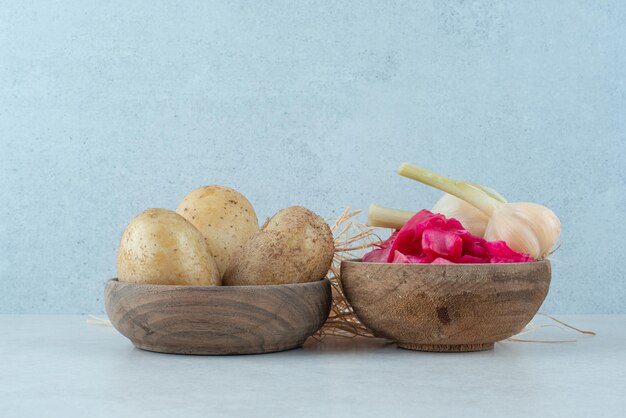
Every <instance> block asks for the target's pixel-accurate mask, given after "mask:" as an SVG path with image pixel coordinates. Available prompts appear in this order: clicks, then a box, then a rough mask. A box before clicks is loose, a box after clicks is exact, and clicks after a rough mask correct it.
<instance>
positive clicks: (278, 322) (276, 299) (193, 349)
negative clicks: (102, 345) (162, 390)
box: [104, 279, 331, 355]
mask: <svg viewBox="0 0 626 418" xmlns="http://www.w3.org/2000/svg"><path fill="white" fill-rule="evenodd" d="M104 300H105V307H106V311H107V314H108V315H109V319H110V320H111V323H112V324H113V326H114V327H115V328H116V329H117V330H118V331H119V332H120V333H122V335H124V336H125V337H127V338H128V339H130V340H131V342H132V343H133V344H134V345H135V346H136V347H138V348H140V349H143V350H148V351H157V352H162V353H176V354H197V355H222V354H258V353H271V352H275V351H283V350H289V349H292V348H296V347H299V346H300V345H302V344H303V343H304V341H305V340H306V339H307V338H308V337H310V336H311V335H313V334H314V333H315V332H316V331H317V330H318V329H319V328H320V327H321V326H322V325H323V324H324V322H325V321H326V318H327V317H328V314H329V311H330V305H331V289H330V283H329V282H328V280H326V279H323V280H319V281H316V282H310V283H295V284H281V285H260V286H172V285H156V284H134V283H124V282H119V281H118V280H117V279H111V280H109V281H108V282H107V284H106V287H105V291H104Z"/></svg>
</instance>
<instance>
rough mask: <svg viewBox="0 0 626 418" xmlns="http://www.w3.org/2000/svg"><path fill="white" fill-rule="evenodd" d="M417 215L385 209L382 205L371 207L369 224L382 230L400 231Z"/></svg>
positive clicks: (368, 216) (368, 215) (368, 213)
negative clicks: (393, 229) (392, 229)
mask: <svg viewBox="0 0 626 418" xmlns="http://www.w3.org/2000/svg"><path fill="white" fill-rule="evenodd" d="M413 215H415V212H411V211H410V210H400V209H392V208H385V207H383V206H380V205H370V207H369V210H368V211H367V224H368V225H370V226H378V227H381V228H395V229H400V228H402V227H403V226H404V224H405V223H406V222H407V221H408V220H409V219H411V217H412V216H413Z"/></svg>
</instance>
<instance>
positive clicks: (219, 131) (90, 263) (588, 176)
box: [0, 0, 626, 313]
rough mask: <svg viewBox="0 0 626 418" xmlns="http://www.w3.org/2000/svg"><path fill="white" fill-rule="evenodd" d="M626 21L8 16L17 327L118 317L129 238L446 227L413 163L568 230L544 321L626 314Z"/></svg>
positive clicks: (389, 8) (0, 45) (2, 204)
mask: <svg viewBox="0 0 626 418" xmlns="http://www.w3.org/2000/svg"><path fill="white" fill-rule="evenodd" d="M624 22H626V3H625V2H622V1H619V0H614V1H603V2H597V1H596V2H590V1H531V2H518V1H510V2H504V1H432V2H431V1H424V2H415V1H406V2H382V1H358V2H331V1H319V2H292V1H284V2H267V1H264V2H241V3H240V2H232V1H228V2H226V1H224V2H206V1H198V2H192V1H186V2H180V3H175V2H154V1H133V2H128V1H118V2H115V1H93V2H85V1H82V0H81V1H75V2H74V1H59V2H52V1H15V2H3V1H0V146H1V148H0V192H1V194H0V197H1V201H0V242H1V247H0V281H1V284H2V290H1V291H0V312H4V313H6V312H17V313H22V312H29V313H81V312H87V313H98V312H102V310H103V307H102V296H101V294H102V288H103V284H104V282H105V280H106V279H107V278H109V277H112V276H114V275H115V251H116V247H117V242H118V239H119V236H120V234H121V232H122V230H123V228H124V226H125V225H126V223H127V222H128V221H129V220H130V219H131V218H132V217H133V216H134V215H135V214H137V213H138V212H140V211H142V210H143V209H145V208H148V207H167V208H175V207H176V205H177V204H178V202H179V201H180V199H181V198H182V197H183V196H184V195H185V194H186V193H187V192H189V191H190V190H192V189H193V188H196V187H198V186H200V185H204V184H225V185H230V186H232V187H235V188H237V189H238V190H240V191H241V192H243V193H244V194H245V195H247V196H248V198H249V199H250V200H251V201H252V202H253V203H254V204H255V206H256V208H257V211H258V213H259V217H260V218H264V217H266V216H269V215H271V214H272V213H274V212H275V211H276V210H278V209H280V208H282V207H285V206H288V205H294V204H301V205H305V206H308V207H310V208H311V209H313V210H315V211H317V212H319V213H320V214H322V215H323V216H325V217H327V218H329V219H332V218H333V217H335V216H337V215H338V214H339V213H340V212H341V211H342V210H343V208H344V207H346V206H350V207H353V208H366V207H367V205H368V204H369V203H371V202H378V203H380V204H384V205H388V206H395V207H401V208H407V209H409V208H413V209H416V210H417V209H420V208H423V207H430V206H431V205H432V204H433V202H434V201H435V200H436V199H437V197H438V196H439V193H437V192H435V191H433V190H429V189H427V188H426V187H423V186H420V185H419V184H416V183H412V182H410V181H408V180H406V179H403V178H400V177H398V176H397V175H395V174H394V171H395V169H396V168H397V166H398V164H399V163H400V162H402V161H405V160H408V161H412V162H415V163H419V164H421V165H425V166H428V167H430V168H433V169H436V170H438V171H441V172H442V173H446V174H448V175H450V176H454V177H460V178H468V179H472V180H474V181H477V182H481V183H485V184H489V185H491V186H493V187H494V188H496V189H498V190H499V191H500V192H502V193H503V194H505V195H506V196H507V197H508V198H509V199H510V200H529V201H537V202H541V203H543V204H546V205H547V206H549V207H551V208H552V209H553V210H554V211H555V212H556V213H557V214H558V215H559V216H560V218H561V220H562V223H563V234H562V239H561V248H560V250H559V251H558V252H557V253H556V254H555V255H554V256H553V257H552V260H553V273H554V274H553V283H552V287H551V291H550V295H549V297H548V299H547V301H546V303H545V305H544V308H543V310H544V311H547V312H554V313H594V312H595V313H601V312H626V303H624V300H626V283H625V277H624V275H625V273H626V268H625V267H624V266H625V265H626V263H625V262H624V261H625V260H624V255H625V253H626V251H625V250H624V246H625V245H626V240H625V239H624V238H625V237H626V226H625V219H626V198H625V191H626V190H625V186H624V181H625V177H626V176H625V174H624V173H625V172H626V170H625V169H624V165H625V164H624V163H625V162H626V157H625V156H624V154H625V151H626V147H625V141H626V122H625V121H626V118H625V117H624V116H625V111H626V106H625V105H626V76H625V72H626V25H625V24H624Z"/></svg>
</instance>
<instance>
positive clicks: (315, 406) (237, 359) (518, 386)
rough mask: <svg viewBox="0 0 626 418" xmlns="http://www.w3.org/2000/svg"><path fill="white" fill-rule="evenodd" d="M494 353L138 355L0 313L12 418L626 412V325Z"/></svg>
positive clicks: (326, 348) (311, 349)
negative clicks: (571, 340) (562, 342)
mask: <svg viewBox="0 0 626 418" xmlns="http://www.w3.org/2000/svg"><path fill="white" fill-rule="evenodd" d="M560 318H561V319H565V320H567V321H568V322H570V323H572V324H574V325H576V326H579V327H582V328H586V329H593V330H595V331H596V332H597V333H598V335H597V336H596V337H593V338H590V337H585V336H581V335H577V334H568V333H563V332H561V331H558V330H557V331H558V334H555V331H554V330H552V331H550V329H541V330H539V331H538V332H537V333H535V334H534V335H533V336H532V338H564V337H565V338H575V339H577V340H578V341H577V342H576V343H564V344H538V343H519V342H518V343H516V342H504V343H499V344H497V345H496V348H495V350H494V351H490V352H482V353H462V354H434V353H419V352H412V351H406V350H402V349H398V348H396V347H395V346H394V345H393V344H387V343H385V342H384V341H383V340H364V339H358V340H346V339H339V340H338V339H332V340H327V342H326V343H323V344H322V343H315V342H309V343H307V344H306V345H305V347H304V348H302V349H297V350H292V351H288V352H283V353H275V354H266V355H252V356H228V357H194V356H180V355H166V354H157V353H150V352H145V351H141V350H138V349H136V348H134V347H133V346H132V345H131V343H130V342H129V341H128V340H126V339H125V338H124V337H122V336H121V335H120V334H118V333H117V331H115V329H113V328H112V327H109V326H101V325H100V326H99V325H91V324H88V323H87V322H86V319H87V317H84V316H14V315H0V416H2V417H7V418H8V417H57V416H58V417H74V416H76V417H116V418H117V417H127V416H132V417H144V416H145V417H173V416H180V417H195V416H266V417H279V416H291V417H309V416H311V417H313V416H324V417H334V416H341V417H350V416H359V417H363V416H385V417H402V416H407V417H417V416H428V417H432V416H464V417H471V416H481V417H484V416H492V417H504V416H506V417H507V418H508V417H516V416H536V417H538V416H541V417H573V416H580V417H600V416H615V417H624V416H626V400H625V395H626V348H625V347H626V327H625V326H624V325H625V323H626V316H624V315H622V316H617V315H615V316H564V317H560Z"/></svg>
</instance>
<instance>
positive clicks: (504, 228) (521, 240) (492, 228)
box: [485, 202, 561, 258]
mask: <svg viewBox="0 0 626 418" xmlns="http://www.w3.org/2000/svg"><path fill="white" fill-rule="evenodd" d="M560 234H561V222H560V221H559V218H557V216H556V215H555V214H554V212H552V211H551V210H550V209H548V208H547V207H545V206H542V205H538V204H536V203H528V202H520V203H508V204H506V205H498V206H496V207H495V209H494V211H493V213H492V215H491V218H490V220H489V223H488V224H487V228H486V230H485V239H486V240H487V241H505V242H506V243H507V245H508V246H509V247H511V248H513V249H514V250H515V251H519V252H522V253H524V254H529V255H531V256H533V257H535V258H543V257H545V256H547V255H548V253H549V252H550V250H551V249H552V247H553V246H554V244H556V241H557V240H558V238H559V235H560Z"/></svg>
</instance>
